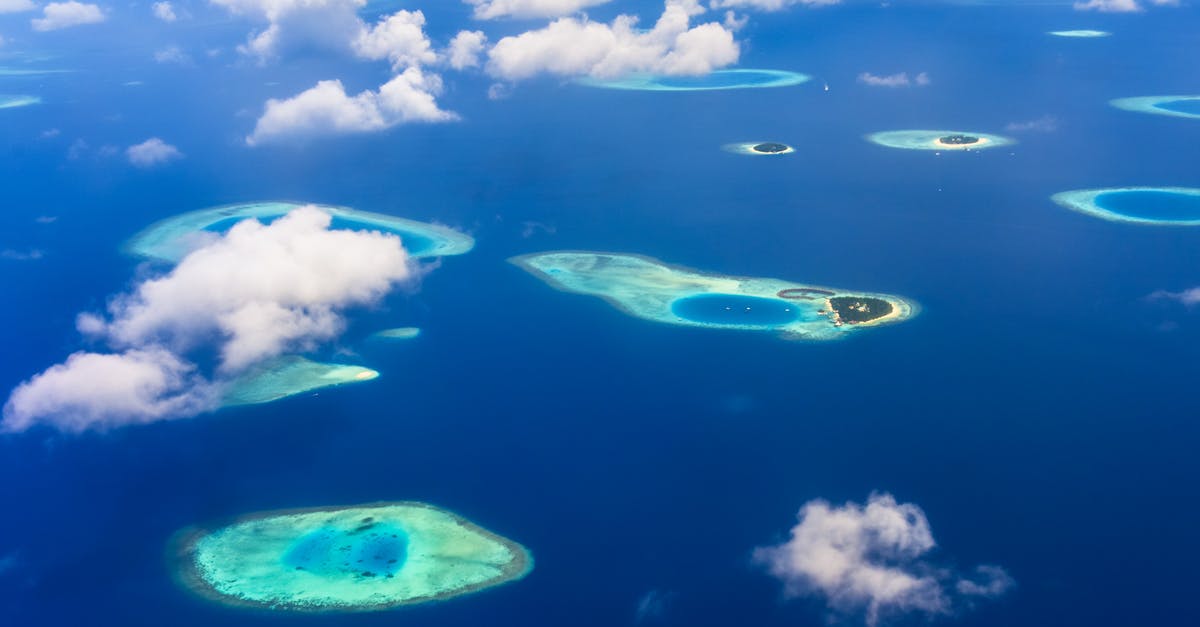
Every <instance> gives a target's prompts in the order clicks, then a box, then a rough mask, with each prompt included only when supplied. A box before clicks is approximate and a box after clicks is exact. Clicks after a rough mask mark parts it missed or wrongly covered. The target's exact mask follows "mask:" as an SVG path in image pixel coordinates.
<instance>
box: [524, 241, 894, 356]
mask: <svg viewBox="0 0 1200 627" xmlns="http://www.w3.org/2000/svg"><path fill="white" fill-rule="evenodd" d="M509 261H511V262H512V263H514V264H515V265H517V266H519V267H521V268H523V269H524V270H526V271H527V272H529V273H530V274H532V275H534V276H536V277H538V278H539V279H541V280H542V281H545V282H546V283H548V284H549V285H551V286H552V287H554V288H557V289H560V290H563V291H566V292H573V293H577V294H588V295H592V296H599V297H600V298H603V299H604V300H606V301H608V302H609V303H610V304H612V305H613V306H614V307H616V308H618V309H620V310H621V311H624V312H625V313H627V314H629V315H632V316H636V317H638V318H643V319H646V320H653V321H656V322H665V323H668V324H677V325H684V326H694V327H708V328H720V329H738V330H747V331H774V332H778V333H780V334H781V335H783V336H784V337H787V338H790V339H800V340H833V339H838V338H841V337H845V335H846V334H847V333H849V332H851V331H852V330H853V329H856V328H863V327H869V326H877V325H881V324H887V323H892V322H900V321H902V320H907V319H909V318H911V317H913V316H914V315H916V312H917V307H916V305H915V304H914V303H912V302H910V301H908V300H906V299H903V298H901V297H898V296H890V295H887V294H869V293H862V292H853V291H849V290H839V289H834V288H825V287H816V286H810V285H803V284H798V283H791V282H788V281H780V280H778V279H765V278H750V277H733V276H723V275H717V274H706V273H702V272H698V271H695V270H691V269H688V268H683V267H679V266H672V265H668V264H665V263H663V262H661V261H659V260H657V259H653V258H651V257H643V256H641V255H629V254H620V253H603V252H588V251H569V250H568V251H555V252H546V253H537V254H532V255H522V256H520V257H513V258H512V259H510V260H509Z"/></svg>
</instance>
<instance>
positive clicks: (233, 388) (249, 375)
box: [221, 355, 379, 407]
mask: <svg viewBox="0 0 1200 627" xmlns="http://www.w3.org/2000/svg"><path fill="white" fill-rule="evenodd" d="M377 378H379V373H378V372H376V371H374V370H371V369H370V368H363V367H362V366H353V365H349V364H326V363H320V362H315V361H312V360H309V359H305V358H304V357H300V356H297V355H286V356H284V357H279V358H277V359H274V360H271V361H269V362H267V363H265V364H260V365H259V366H257V367H255V368H253V369H251V370H249V371H247V372H245V373H242V374H241V375H240V376H238V377H237V378H236V379H234V380H233V381H231V382H230V383H228V384H226V386H225V389H224V390H223V393H222V395H221V406H222V407H235V406H238V405H257V404H259V403H270V402H272V401H277V400H280V399H283V398H287V397H289V396H295V395H297V394H303V393H304V392H311V391H313V390H320V389H323V388H329V387H334V386H338V385H344V384H347V383H361V382H363V381H372V380H374V379H377Z"/></svg>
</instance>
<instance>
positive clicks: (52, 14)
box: [30, 0, 105, 31]
mask: <svg viewBox="0 0 1200 627" xmlns="http://www.w3.org/2000/svg"><path fill="white" fill-rule="evenodd" d="M104 20H105V16H104V11H101V10H100V7H98V6H96V5H94V4H84V3H82V2H76V1H75V0H70V2H51V3H50V4H47V5H46V6H45V7H42V17H40V18H34V19H33V20H31V21H30V24H32V25H33V30H36V31H51V30H58V29H60V28H70V27H72V26H80V25H83V24H96V23H99V22H103V21H104Z"/></svg>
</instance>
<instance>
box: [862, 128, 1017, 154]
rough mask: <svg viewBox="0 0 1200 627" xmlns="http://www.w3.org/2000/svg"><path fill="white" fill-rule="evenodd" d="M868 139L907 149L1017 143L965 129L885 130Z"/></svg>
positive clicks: (970, 147) (947, 148)
mask: <svg viewBox="0 0 1200 627" xmlns="http://www.w3.org/2000/svg"><path fill="white" fill-rule="evenodd" d="M867 140H868V141H871V142H874V143H876V144H879V145H880V146H887V147H888V148H903V149H906V150H983V149H984V148H995V147H997V146H1007V145H1010V144H1015V143H1016V140H1014V139H1011V138H1009V137H1002V136H1000V135H989V134H987V133H974V132H965V131H883V132H881V133H874V134H872V135H867Z"/></svg>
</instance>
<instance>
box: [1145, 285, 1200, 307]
mask: <svg viewBox="0 0 1200 627" xmlns="http://www.w3.org/2000/svg"><path fill="white" fill-rule="evenodd" d="M1149 298H1150V300H1173V301H1175V302H1178V303H1181V304H1183V305H1186V306H1188V307H1193V306H1195V305H1200V287H1192V288H1188V289H1186V290H1183V291H1182V292H1169V291H1167V290H1158V291H1157V292H1154V293H1153V294H1151V295H1150V296H1149Z"/></svg>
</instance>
